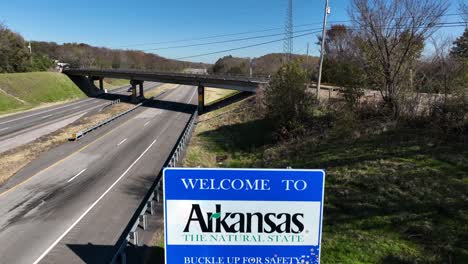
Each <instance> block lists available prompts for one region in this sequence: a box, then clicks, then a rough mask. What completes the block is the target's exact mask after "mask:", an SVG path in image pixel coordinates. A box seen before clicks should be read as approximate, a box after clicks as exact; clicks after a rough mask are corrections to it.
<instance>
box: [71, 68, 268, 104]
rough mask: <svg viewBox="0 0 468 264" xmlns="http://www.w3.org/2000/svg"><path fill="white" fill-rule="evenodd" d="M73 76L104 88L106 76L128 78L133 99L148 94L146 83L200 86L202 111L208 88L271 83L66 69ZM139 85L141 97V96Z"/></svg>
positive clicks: (247, 89)
mask: <svg viewBox="0 0 468 264" xmlns="http://www.w3.org/2000/svg"><path fill="white" fill-rule="evenodd" d="M63 73H65V74H67V75H69V76H81V77H87V78H88V79H89V80H90V81H95V80H99V88H100V89H101V90H104V83H103V79H104V78H115V79H127V80H130V85H131V86H132V100H133V101H136V100H137V97H144V93H143V82H145V81H151V82H162V83H173V84H183V85H193V86H198V111H199V113H202V112H203V110H204V105H205V87H214V88H221V89H229V90H237V91H241V92H251V93H255V92H256V91H257V89H259V88H262V87H263V86H265V85H267V83H268V79H267V78H263V79H261V78H249V77H232V76H218V75H201V74H185V73H167V72H150V71H143V70H106V69H66V70H64V71H63ZM137 86H139V96H137Z"/></svg>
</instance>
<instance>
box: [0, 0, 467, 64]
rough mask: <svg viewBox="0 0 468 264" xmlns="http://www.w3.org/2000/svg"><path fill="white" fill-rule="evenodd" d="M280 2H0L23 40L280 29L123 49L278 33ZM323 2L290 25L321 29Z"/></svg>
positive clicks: (178, 53)
mask: <svg viewBox="0 0 468 264" xmlns="http://www.w3.org/2000/svg"><path fill="white" fill-rule="evenodd" d="M452 1H453V3H452V6H451V8H450V11H449V13H457V12H458V10H457V3H458V0H452ZM330 3H331V7H332V14H331V15H330V20H331V21H341V20H348V16H347V8H348V3H349V0H330ZM286 5H287V0H230V1H227V0H224V1H223V0H217V1H215V0H199V1H193V0H132V1H123V0H94V1H91V0H80V1H64V0H47V1H42V0H37V1H32V0H21V1H1V2H0V21H1V22H3V23H5V24H6V25H7V26H8V27H9V28H11V29H12V30H14V31H16V32H19V33H21V34H22V35H23V36H24V37H25V38H26V39H28V40H43V41H55V42H58V43H64V42H83V43H88V44H91V45H95V46H104V47H110V48H120V47H123V46H127V45H134V44H141V43H155V42H164V41H171V40H179V39H190V38H197V37H204V36H212V35H218V34H230V33H238V32H246V31H254V30H263V29H271V28H279V29H278V30H276V31H274V30H272V31H268V32H262V33H253V34H245V35H241V36H232V37H222V38H217V39H209V40H200V41H192V42H183V43H171V44H159V45H154V44H153V45H144V46H134V47H128V48H134V49H143V50H145V49H151V48H157V47H165V46H174V45H183V44H195V43H202V42H207V41H216V40H225V39H230V38H239V37H250V36H254V35H269V34H276V33H278V34H280V33H282V32H283V29H282V28H283V27H284V22H285V16H286ZM323 6H324V0H294V24H295V25H303V24H313V23H316V24H315V25H311V26H307V27H299V28H297V29H296V30H304V29H309V28H320V24H321V22H322V17H323ZM446 20H448V21H458V20H460V19H459V18H458V17H448V18H447V19H446ZM461 32H462V28H457V29H444V30H443V32H440V33H439V34H443V35H449V36H453V37H456V36H458V35H460V34H461ZM280 38H282V36H276V37H270V38H265V39H254V40H249V41H243V42H235V43H228V44H226V43H224V44H216V45H210V46H207V47H190V48H183V49H170V50H159V51H154V52H155V53H157V54H159V55H161V56H164V57H168V58H180V57H185V56H191V55H196V54H201V53H208V52H213V51H218V50H225V49H229V48H235V47H238V46H245V45H250V44H255V43H259V42H265V41H269V40H275V39H280ZM307 42H310V45H311V54H314V55H317V54H318V47H317V46H316V45H315V42H316V36H315V35H314V36H307V37H302V38H300V39H295V40H294V50H295V52H296V53H305V52H306V45H307ZM282 47H283V43H282V42H278V43H272V44H268V45H265V46H260V47H255V48H250V49H246V50H239V51H232V52H227V53H225V54H217V55H211V56H204V57H197V58H192V59H189V60H192V61H203V62H214V61H216V59H217V58H219V57H221V56H224V55H229V54H232V55H233V56H240V57H258V56H261V55H264V54H267V53H271V52H281V51H282ZM123 48H127V47H123Z"/></svg>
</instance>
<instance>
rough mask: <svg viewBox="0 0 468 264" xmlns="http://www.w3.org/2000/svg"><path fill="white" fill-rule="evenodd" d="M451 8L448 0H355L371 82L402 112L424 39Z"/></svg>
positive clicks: (354, 12)
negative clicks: (414, 65)
mask: <svg viewBox="0 0 468 264" xmlns="http://www.w3.org/2000/svg"><path fill="white" fill-rule="evenodd" d="M447 9H448V3H447V1H445V0H425V1H414V0H392V1H387V0H353V2H352V5H351V8H350V16H351V18H352V21H353V25H354V29H355V30H356V31H357V34H358V38H357V39H358V47H359V48H360V50H361V53H362V55H363V59H364V61H365V64H366V67H367V73H368V82H369V83H370V84H371V85H372V86H373V88H375V89H378V90H379V91H380V92H381V94H382V97H383V100H384V102H385V103H386V104H387V105H388V106H389V107H390V108H391V109H392V110H393V114H394V116H395V117H398V116H399V115H400V104H399V102H400V101H399V100H400V99H401V96H402V95H403V94H402V90H403V89H405V88H406V87H405V80H407V79H408V78H410V77H409V75H408V73H409V72H410V70H411V69H412V67H413V64H414V62H415V60H416V59H417V58H419V57H420V56H421V52H422V50H423V48H424V41H425V40H426V39H427V38H428V37H430V36H431V35H432V34H433V33H434V31H435V30H436V26H437V24H438V23H439V22H440V20H441V18H442V16H443V15H444V14H445V13H446V11H447Z"/></svg>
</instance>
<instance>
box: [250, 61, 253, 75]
mask: <svg viewBox="0 0 468 264" xmlns="http://www.w3.org/2000/svg"><path fill="white" fill-rule="evenodd" d="M249 71H250V78H252V74H253V71H252V58H249Z"/></svg>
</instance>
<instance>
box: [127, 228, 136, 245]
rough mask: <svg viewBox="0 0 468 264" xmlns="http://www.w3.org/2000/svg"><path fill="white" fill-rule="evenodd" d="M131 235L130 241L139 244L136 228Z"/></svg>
mask: <svg viewBox="0 0 468 264" xmlns="http://www.w3.org/2000/svg"><path fill="white" fill-rule="evenodd" d="M129 237H130V240H131V241H130V243H132V244H133V245H134V246H138V232H137V231H136V230H135V231H131V232H130V234H129Z"/></svg>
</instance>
